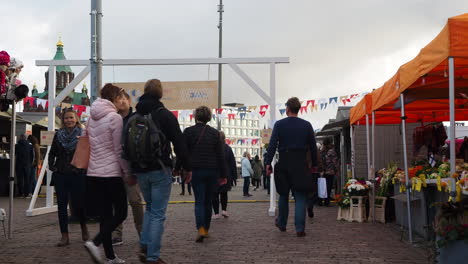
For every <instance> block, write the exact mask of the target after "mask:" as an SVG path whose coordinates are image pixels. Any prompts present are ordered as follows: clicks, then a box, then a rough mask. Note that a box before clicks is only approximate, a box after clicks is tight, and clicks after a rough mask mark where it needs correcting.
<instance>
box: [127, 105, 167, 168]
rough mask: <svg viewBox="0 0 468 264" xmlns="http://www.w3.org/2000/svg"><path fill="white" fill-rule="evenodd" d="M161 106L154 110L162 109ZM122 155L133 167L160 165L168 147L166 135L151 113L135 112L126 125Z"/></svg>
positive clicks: (162, 166)
mask: <svg viewBox="0 0 468 264" xmlns="http://www.w3.org/2000/svg"><path fill="white" fill-rule="evenodd" d="M162 109H163V107H160V108H158V109H156V110H154V111H153V113H157V112H159V111H161V110H162ZM122 147H123V151H122V157H123V158H124V159H126V160H128V161H129V162H130V165H131V167H132V168H139V169H151V168H154V167H156V166H157V165H160V166H161V168H164V165H163V163H162V161H161V158H162V155H163V152H164V149H165V148H166V147H167V144H166V136H165V135H164V134H163V133H162V131H161V129H160V127H159V126H158V124H156V123H155V122H154V121H153V117H152V115H151V113H149V114H146V115H142V114H139V113H138V112H137V113H135V114H133V115H132V116H131V117H130V118H129V119H128V122H127V124H126V125H125V127H124V130H123V135H122Z"/></svg>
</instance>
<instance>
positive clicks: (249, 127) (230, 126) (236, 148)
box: [179, 114, 263, 162]
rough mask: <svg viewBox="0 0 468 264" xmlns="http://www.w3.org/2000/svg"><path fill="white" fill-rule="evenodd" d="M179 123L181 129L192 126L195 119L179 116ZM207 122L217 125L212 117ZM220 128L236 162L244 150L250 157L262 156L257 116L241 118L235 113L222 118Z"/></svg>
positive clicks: (213, 125)
mask: <svg viewBox="0 0 468 264" xmlns="http://www.w3.org/2000/svg"><path fill="white" fill-rule="evenodd" d="M179 124H180V129H181V130H182V131H183V130H184V129H185V128H187V127H189V126H193V125H194V124H195V119H193V118H192V119H191V118H190V116H187V117H179ZM208 124H209V125H210V126H212V127H215V128H216V127H217V121H216V120H215V119H214V118H213V119H212V120H211V121H210V122H209V123H208ZM221 130H222V131H223V132H224V134H225V135H226V141H227V143H228V144H229V146H231V148H232V150H233V152H234V156H235V157H236V160H237V161H238V162H240V160H241V158H242V155H243V154H244V152H246V151H248V152H249V153H250V154H251V155H252V158H253V157H255V155H259V157H260V159H262V158H263V157H262V155H261V154H262V152H261V147H262V145H261V141H262V139H261V129H260V120H259V119H258V118H252V117H246V118H243V119H242V120H241V118H240V117H239V115H237V114H236V115H235V117H234V118H231V119H229V118H224V119H223V120H222V121H221Z"/></svg>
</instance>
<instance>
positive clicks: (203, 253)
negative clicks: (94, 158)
mask: <svg viewBox="0 0 468 264" xmlns="http://www.w3.org/2000/svg"><path fill="white" fill-rule="evenodd" d="M241 188H242V187H241V186H238V187H235V188H234V190H233V191H232V192H231V193H230V200H244V198H243V197H242V191H241ZM179 193H180V188H179V187H178V186H176V185H174V188H173V191H172V197H171V200H172V201H177V200H178V201H193V196H187V195H185V196H180V195H179ZM252 194H254V196H253V197H250V198H249V200H267V199H268V195H267V194H266V192H265V191H264V190H261V191H260V190H259V191H255V192H254V191H252ZM252 198H253V199H252ZM29 201H30V200H26V199H15V214H16V215H15V219H14V230H15V232H14V238H13V239H12V240H6V239H5V238H4V237H3V232H2V231H3V230H1V231H0V263H3V264H7V263H25V264H27V263H91V261H90V259H89V256H88V255H87V253H86V252H85V250H84V248H83V245H82V244H83V243H82V242H81V241H80V237H81V236H80V229H79V225H76V224H75V225H71V226H70V233H71V234H70V236H71V245H70V246H68V247H66V248H57V247H55V246H54V244H55V243H56V242H57V241H58V239H59V237H60V234H59V228H58V219H57V215H56V213H51V214H46V215H41V216H36V217H25V216H24V212H25V210H26V208H27V207H28V205H29ZM40 203H42V204H43V203H44V199H39V200H38V204H39V205H40ZM0 207H2V208H6V209H7V208H8V199H7V197H0ZM268 207H269V204H268V203H267V202H255V203H241V202H236V203H231V204H229V206H228V211H229V212H230V214H231V216H230V217H229V218H228V219H219V220H213V223H212V228H211V230H210V238H208V239H207V240H205V242H204V243H195V242H194V239H195V236H196V230H195V223H194V222H195V221H194V212H193V204H191V203H173V204H170V205H169V207H168V213H167V220H166V224H165V227H166V230H165V233H164V238H163V248H162V256H161V257H162V258H163V259H164V260H165V261H167V262H168V263H259V264H266V263H428V253H427V251H426V250H425V249H422V248H419V247H415V246H410V245H408V244H407V243H406V242H402V241H400V237H401V234H400V232H399V228H398V227H396V226H395V225H393V224H387V225H383V224H372V223H362V224H359V223H348V222H342V221H336V220H335V219H336V213H337V209H336V207H328V208H322V207H319V208H316V211H315V218H314V219H313V220H310V219H308V220H307V221H308V223H307V226H306V232H307V236H306V237H304V238H298V237H296V236H295V232H294V223H293V221H292V220H293V217H294V213H293V208H294V206H293V204H291V207H290V210H291V213H290V218H289V223H288V226H287V232H285V233H281V232H279V231H278V230H277V229H276V228H275V227H274V225H273V220H274V218H273V217H270V216H268V214H267V210H268ZM131 218H132V215H131V210H129V217H128V219H127V220H126V221H125V223H124V244H123V245H122V246H118V247H115V251H116V253H117V254H118V255H119V257H121V258H123V259H125V260H126V261H127V263H139V262H138V259H137V255H136V252H137V249H138V248H137V247H138V241H137V234H136V232H135V229H134V227H133V221H132V219H131ZM97 228H98V225H97V224H92V225H90V231H91V234H95V233H96V231H97ZM0 229H1V226H0Z"/></svg>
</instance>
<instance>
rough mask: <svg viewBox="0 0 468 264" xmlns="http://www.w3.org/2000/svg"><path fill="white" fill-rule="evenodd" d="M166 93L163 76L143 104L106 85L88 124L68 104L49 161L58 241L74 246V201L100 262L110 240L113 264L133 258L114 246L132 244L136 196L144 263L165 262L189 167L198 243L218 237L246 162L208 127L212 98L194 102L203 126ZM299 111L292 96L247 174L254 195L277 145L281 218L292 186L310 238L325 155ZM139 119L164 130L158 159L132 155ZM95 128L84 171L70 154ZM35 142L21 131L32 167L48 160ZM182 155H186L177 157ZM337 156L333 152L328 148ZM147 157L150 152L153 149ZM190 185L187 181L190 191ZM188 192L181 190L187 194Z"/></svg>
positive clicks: (298, 220)
mask: <svg viewBox="0 0 468 264" xmlns="http://www.w3.org/2000/svg"><path fill="white" fill-rule="evenodd" d="M162 97H163V89H162V86H161V82H160V81H159V80H157V79H152V80H149V81H148V82H146V84H145V87H144V94H143V96H141V97H140V99H139V102H138V104H137V106H136V111H135V112H134V111H133V109H132V108H131V107H130V105H131V101H130V97H129V95H128V94H126V92H125V90H124V89H122V88H120V87H117V86H115V85H113V84H106V85H105V86H104V87H103V88H102V90H101V97H100V98H98V99H97V100H96V101H94V103H93V104H92V106H91V115H90V118H89V120H88V121H87V122H86V124H85V126H82V125H81V124H80V122H79V118H78V116H77V114H76V112H75V111H73V110H72V109H68V110H66V111H64V113H63V115H62V127H61V129H60V130H58V131H57V132H56V134H55V136H54V140H53V143H52V147H51V150H50V153H49V160H48V162H49V169H50V170H52V171H53V183H54V184H55V187H56V190H57V203H58V217H59V223H60V232H61V234H62V237H61V239H60V240H59V242H58V243H57V246H59V247H63V246H67V245H69V244H70V237H69V233H68V212H67V207H68V205H70V208H71V209H72V210H73V213H74V215H75V216H77V217H78V219H79V221H80V225H81V230H82V240H83V241H85V244H84V246H85V248H86V250H87V251H88V253H89V254H90V256H91V258H92V260H93V261H94V262H95V263H103V262H104V259H103V258H102V256H101V251H100V246H101V245H102V246H103V248H104V254H105V258H106V259H107V263H125V261H124V260H123V259H121V258H119V257H118V256H117V255H116V254H115V252H114V249H113V246H115V245H121V244H122V243H123V240H122V232H123V228H122V222H123V221H124V220H125V219H126V217H127V207H128V205H127V202H129V204H130V206H131V208H132V211H133V216H134V225H135V230H136V232H137V235H138V236H139V237H140V249H139V259H140V261H141V262H143V263H159V264H161V263H166V262H164V261H163V260H162V259H161V244H162V237H163V233H164V222H165V220H166V209H167V205H168V202H169V197H170V193H171V188H172V183H173V175H180V177H181V179H182V183H184V184H187V185H188V184H190V185H191V187H192V188H193V192H194V197H195V206H194V213H195V227H196V230H197V233H196V238H195V241H196V242H203V241H204V240H205V239H206V238H208V237H209V235H208V234H209V231H210V226H211V220H212V219H219V218H223V217H224V218H228V217H229V213H228V211H227V205H228V192H229V191H230V190H231V188H232V186H233V185H234V183H235V179H236V178H237V173H238V172H237V165H236V159H235V156H234V153H233V151H232V149H231V147H230V146H229V145H228V144H226V139H225V135H224V133H223V132H222V131H218V130H216V129H215V128H212V127H210V126H209V125H208V122H209V121H210V120H211V118H212V111H211V109H209V108H208V107H206V106H200V107H198V108H197V109H195V111H194V118H195V125H194V126H191V127H188V128H186V129H185V130H184V131H183V132H182V131H181V130H180V126H179V123H178V121H177V118H176V117H175V116H174V115H173V114H172V113H171V112H170V111H169V110H168V109H166V108H165V107H164V105H163V103H162V102H161V98H162ZM299 109H300V102H299V100H298V99H297V98H291V99H290V100H288V103H287V111H286V113H287V116H288V117H287V118H286V119H283V120H280V121H278V122H277V123H276V124H275V126H274V129H273V134H272V138H271V141H270V144H269V148H268V151H267V153H266V154H265V156H264V161H262V160H261V159H260V157H259V156H258V155H257V156H255V158H254V159H253V160H251V155H250V153H248V152H245V153H244V154H243V158H242V160H241V162H240V166H241V173H240V174H241V176H242V178H243V179H244V185H243V195H244V196H245V197H250V196H251V194H250V192H249V188H250V184H251V181H252V185H253V187H254V188H253V190H254V191H255V190H257V189H259V188H260V186H261V182H262V176H263V177H265V176H267V177H266V179H268V176H269V174H270V173H271V162H272V160H273V158H274V157H273V156H274V154H275V152H276V151H277V150H278V152H279V162H278V163H277V166H275V179H274V180H275V183H276V189H277V190H276V191H277V192H278V193H279V194H280V197H279V216H278V218H277V219H276V226H277V227H278V228H279V229H280V230H281V231H286V223H287V218H288V206H289V205H288V204H289V202H288V201H289V193H290V191H292V192H293V194H294V197H295V202H296V207H295V211H296V213H295V224H296V233H297V236H299V237H301V236H305V219H304V218H305V211H306V205H307V208H308V210H309V216H311V214H312V216H311V217H313V210H312V209H313V205H314V203H316V196H314V189H313V188H312V187H310V186H311V184H310V182H313V180H310V179H312V178H311V176H310V175H311V174H316V173H317V172H318V169H317V168H318V161H317V156H318V153H317V148H316V143H315V136H314V132H313V129H312V126H311V125H310V123H309V122H307V121H304V120H302V119H300V118H298V117H297V113H298V111H299ZM137 126H140V127H141V126H149V129H148V131H153V132H154V133H156V134H157V135H155V134H154V133H152V134H148V135H151V137H148V138H147V139H145V140H148V141H145V142H151V144H154V142H158V144H157V148H155V149H157V152H158V153H157V155H156V156H154V157H155V159H154V162H150V163H147V162H146V163H145V162H142V161H140V160H135V159H132V157H131V155H133V154H135V153H132V152H131V151H135V149H132V148H131V147H126V144H130V143H132V142H133V141H132V142H130V143H129V141H128V140H134V141H135V144H137V143H138V142H137V141H138V140H139V139H141V137H144V136H145V134H138V135H139V136H138V137H134V136H135V134H134V132H135V131H137V130H135V129H136V128H135V127H137ZM291 128H294V129H291ZM140 131H141V130H140ZM148 133H149V132H148ZM86 136H87V137H89V146H90V154H89V165H88V167H87V169H86V170H83V169H77V168H75V167H74V166H73V165H71V161H72V159H73V156H74V153H75V150H76V146H77V143H78V141H79V139H80V137H86ZM132 137H134V138H132ZM152 140H157V141H152ZM30 141H31V143H29V142H27V141H26V138H25V137H24V138H23V137H22V138H21V140H20V142H19V143H18V148H21V147H24V148H25V149H27V153H29V154H28V155H29V157H28V158H29V160H28V159H24V160H25V161H27V163H28V164H30V166H29V167H27V166H24V168H26V169H28V170H29V171H32V170H35V167H36V166H38V164H39V163H40V157H39V158H34V157H35V156H34V153H35V152H37V142H36V141H37V140H36V139H34V138H31V139H30ZM151 144H150V145H151ZM33 146H34V147H33ZM154 147H156V146H154ZM172 148H173V149H172ZM328 148H330V147H328ZM136 151H141V150H139V149H137V150H136ZM18 153H22V152H21V151H18ZM24 153H26V152H24ZM142 153H143V152H141V153H140V152H138V154H139V155H143V154H145V153H143V154H142ZM173 153H175V155H176V157H177V162H175V161H174V160H173V159H172V154H173ZM328 153H329V154H328ZM332 154H333V153H332V152H331V151H329V150H328V152H327V155H329V156H331V155H332ZM141 160H145V159H144V157H142V159H141ZM329 167H330V166H328V167H326V168H329ZM329 169H330V168H329ZM325 171H326V170H325ZM326 172H328V171H326ZM266 179H265V178H263V182H264V186H265V187H267V184H268V182H267V180H266ZM190 185H188V186H187V187H188V192H189V194H191V191H190ZM312 185H313V184H312ZM25 188H26V187H25ZM29 189H31V188H29ZM184 192H185V190H184V189H182V193H181V194H182V195H183V194H184ZM220 204H221V211H220V206H219V205H220ZM311 211H312V213H311ZM88 212H97V213H98V216H99V222H100V226H99V232H98V233H97V234H96V235H95V236H94V238H93V239H92V240H88V239H89V238H90V237H89V232H88V229H87V226H86V214H87V213H88ZM213 212H214V215H213Z"/></svg>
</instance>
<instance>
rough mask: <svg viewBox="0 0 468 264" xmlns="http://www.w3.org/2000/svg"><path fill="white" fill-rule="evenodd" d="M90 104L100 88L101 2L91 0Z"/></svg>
mask: <svg viewBox="0 0 468 264" xmlns="http://www.w3.org/2000/svg"><path fill="white" fill-rule="evenodd" d="M90 15H91V60H90V61H91V102H93V101H94V100H95V99H96V98H97V96H98V95H99V90H100V89H101V87H102V1H101V0H91V13H90Z"/></svg>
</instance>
